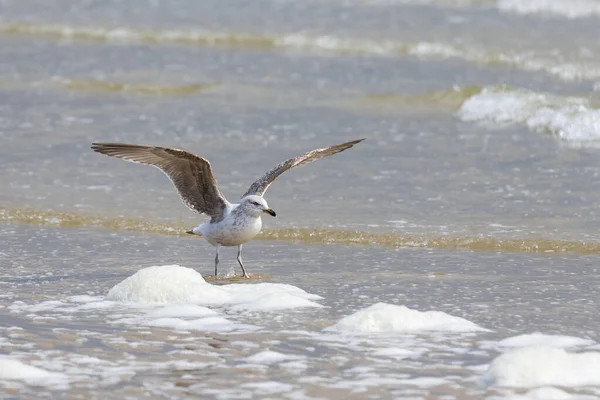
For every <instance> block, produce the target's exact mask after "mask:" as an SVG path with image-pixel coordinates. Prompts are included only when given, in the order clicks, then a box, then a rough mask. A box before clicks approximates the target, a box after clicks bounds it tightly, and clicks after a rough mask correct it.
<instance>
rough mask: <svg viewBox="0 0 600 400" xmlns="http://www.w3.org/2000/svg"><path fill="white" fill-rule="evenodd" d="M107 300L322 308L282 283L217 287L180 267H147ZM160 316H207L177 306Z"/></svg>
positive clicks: (257, 308) (116, 288)
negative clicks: (178, 314) (177, 314)
mask: <svg viewBox="0 0 600 400" xmlns="http://www.w3.org/2000/svg"><path fill="white" fill-rule="evenodd" d="M106 299H107V300H111V301H117V302H122V303H135V304H141V305H155V304H188V305H197V306H204V305H220V306H228V307H230V308H231V309H235V310H253V311H261V310H262V311H266V310H280V309H290V308H300V307H322V305H321V304H318V303H315V302H313V301H311V300H317V299H321V297H320V296H317V295H314V294H310V293H307V292H305V291H304V290H302V289H300V288H298V287H296V286H292V285H286V284H281V283H247V284H231V285H223V286H216V285H212V284H210V283H207V282H206V281H205V280H204V278H203V277H202V275H200V274H199V273H198V272H197V271H195V270H193V269H191V268H185V267H181V266H179V265H162V266H154V267H147V268H143V269H141V270H139V271H137V272H136V273H135V274H133V275H132V276H130V277H128V278H126V279H125V280H123V281H122V282H120V283H118V284H117V285H115V286H114V287H113V288H112V289H110V290H109V292H108V294H107V296H106ZM157 312H159V313H162V314H161V315H157V316H160V317H172V316H173V315H171V314H172V313H183V314H184V315H180V316H208V315H210V312H209V311H207V310H206V309H203V308H193V307H192V308H190V307H188V308H186V309H182V308H180V307H178V308H175V309H166V310H162V311H157Z"/></svg>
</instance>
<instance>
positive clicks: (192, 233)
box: [186, 230, 202, 236]
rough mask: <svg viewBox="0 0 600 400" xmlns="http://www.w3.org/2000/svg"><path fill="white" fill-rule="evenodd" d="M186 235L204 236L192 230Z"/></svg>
mask: <svg viewBox="0 0 600 400" xmlns="http://www.w3.org/2000/svg"><path fill="white" fill-rule="evenodd" d="M186 233H189V234H190V235H197V236H202V235H201V234H199V233H195V232H194V231H193V230H191V231H187V232H186Z"/></svg>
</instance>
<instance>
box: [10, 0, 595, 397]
mask: <svg viewBox="0 0 600 400" xmlns="http://www.w3.org/2000/svg"><path fill="white" fill-rule="evenodd" d="M599 21H600V2H598V1H593V0H574V1H570V2H569V1H561V0H554V1H541V0H540V1H537V0H535V1H533V0H532V1H529V2H519V1H512V0H497V1H493V0H490V1H476V0H473V1H465V0H463V1H451V0H447V1H443V0H437V1H436V0H431V1H417V0H414V1H410V0H406V1H400V0H398V1H393V0H391V1H379V0H373V1H369V0H340V1H337V0H328V1H312V0H310V1H303V2H291V1H271V0H265V1H262V0H261V1H255V2H243V1H203V2H194V1H188V0H180V1H170V2H162V1H129V2H125V3H123V2H119V1H101V2H100V1H29V2H14V1H7V0H4V1H2V0H0V143H1V144H2V145H1V146H0V168H1V169H2V174H0V287H1V288H2V290H1V291H2V294H1V295H0V334H1V335H2V336H0V368H3V370H2V369H0V385H1V386H0V387H2V390H3V391H4V392H0V393H3V395H4V396H5V397H6V396H8V398H21V397H23V398H33V397H35V396H38V397H61V396H62V397H69V396H71V397H73V398H111V396H112V397H113V398H124V397H125V396H129V397H130V398H139V397H143V396H154V397H157V398H160V397H164V398H179V397H185V396H190V397H192V396H196V397H199V398H266V397H269V396H271V397H272V398H290V399H299V398H342V397H347V398H408V397H412V398H441V396H447V398H486V397H490V398H507V396H508V397H509V396H511V395H515V394H520V395H523V396H525V398H532V399H533V398H549V396H550V395H552V393H554V394H553V395H554V396H557V395H561V396H571V395H573V396H574V394H579V395H582V396H591V397H590V398H594V397H593V396H597V395H599V394H600V392H599V391H600V382H598V381H597V380H596V381H594V379H591V380H589V381H587V384H582V383H581V382H582V381H577V380H574V381H573V380H572V381H560V380H559V379H558V378H556V377H564V376H567V375H568V373H565V372H560V371H558V372H556V371H555V372H548V371H547V370H542V369H540V371H541V372H540V374H541V375H540V376H542V377H547V379H546V381H544V380H542V381H537V383H536V382H534V383H531V382H533V381H528V382H529V384H525V383H523V381H518V380H517V379H516V378H514V379H513V378H511V377H510V376H508V375H506V374H505V375H502V374H503V373H505V372H502V371H504V370H502V365H504V364H502V360H500V361H498V362H497V363H496V364H494V359H496V357H498V356H499V355H500V354H502V353H504V352H505V351H506V346H504V345H503V344H502V343H504V342H502V340H503V339H506V338H509V337H514V336H520V335H525V334H531V333H534V332H541V333H542V334H543V335H545V336H541V337H542V339H539V338H538V339H539V340H538V339H536V340H538V341H537V342H536V343H535V344H536V345H547V343H548V340H550V339H548V337H553V336H551V335H566V336H569V337H572V339H579V340H580V342H578V343H579V344H577V345H572V346H571V345H570V346H566V345H565V346H555V345H554V344H555V343H556V342H552V343H554V344H553V345H552V346H550V347H553V346H554V347H561V348H565V349H567V350H568V351H569V352H571V353H572V352H588V353H596V352H597V351H598V349H600V348H599V347H598V346H599V345H598V344H597V342H598V341H599V340H600V337H598V331H600V325H599V324H598V318H597V314H598V311H597V310H598V298H599V293H598V287H599V285H600V280H599V278H598V267H597V265H598V256H599V254H600V245H599V244H598V240H599V239H600V237H599V234H598V228H600V215H599V214H598V211H597V207H596V203H597V202H596V199H597V198H600V183H599V180H598V175H599V174H600V161H599V160H600V158H599V155H600V154H599V153H598V151H599V149H600V146H599V144H600V134H599V132H600V111H598V107H599V105H600V94H598V90H599V87H600V83H597V82H596V81H598V82H600V48H599V42H598V40H597V38H598V37H600V24H599ZM362 137H365V138H367V140H365V141H364V142H363V143H361V144H360V145H358V146H356V147H354V148H352V149H351V150H348V151H346V152H344V153H341V154H338V155H335V156H333V157H331V158H328V159H325V160H322V161H318V162H316V163H314V164H311V165H309V166H306V167H302V168H298V169H295V170H293V171H290V172H287V173H286V174H285V175H283V176H282V177H281V178H280V179H279V180H278V181H277V182H276V183H275V184H274V185H273V186H272V188H271V189H270V190H269V192H268V195H267V197H266V198H267V200H268V201H269V205H270V206H271V207H272V208H273V209H275V210H276V211H277V218H269V219H263V220H264V221H263V228H264V229H263V233H262V234H261V236H260V237H259V238H258V239H257V240H255V241H253V242H251V243H248V245H246V246H245V247H244V259H245V263H246V265H247V267H248V269H249V271H250V273H255V274H259V275H261V276H263V279H255V280H253V281H252V283H251V284H255V283H280V284H287V285H292V286H293V287H296V288H300V289H303V290H304V291H306V292H307V293H308V294H307V296H309V297H310V295H318V296H321V297H322V299H320V300H314V299H312V298H311V300H309V299H304V298H302V299H300V300H299V299H296V300H294V301H297V303H294V302H292V303H286V304H287V305H286V306H285V307H287V308H285V307H284V309H278V310H272V309H269V310H267V309H260V310H258V309H257V310H253V311H252V310H248V309H241V308H239V307H238V306H239V305H235V304H234V305H231V304H229V303H223V304H208V305H207V304H204V303H202V302H199V303H198V304H201V303H202V304H201V305H202V306H204V305H207V306H208V307H209V308H211V309H212V310H213V311H216V312H217V313H218V316H216V317H214V318H221V319H220V320H219V321H221V322H220V324H221V325H219V324H216V325H210V324H208V325H206V324H205V325H202V327H201V329H200V328H199V327H198V326H195V327H194V326H191V325H190V324H191V322H190V318H192V316H191V314H190V315H187V316H185V315H179V314H177V313H182V312H183V314H185V312H191V311H189V309H185V310H187V311H185V310H184V311H185V312H184V311H182V310H181V309H179V310H178V311H177V312H175V314H172V315H171V314H169V315H170V316H169V317H168V318H170V319H169V321H170V322H168V323H167V322H165V321H164V320H161V322H160V324H162V325H161V326H157V325H156V324H157V322H156V321H155V320H150V319H148V318H150V317H148V315H150V314H147V313H150V311H148V309H149V308H152V307H158V306H157V305H152V304H149V302H143V301H142V302H141V303H143V304H141V303H139V304H137V305H135V306H132V305H131V304H129V303H128V304H125V303H123V304H121V303H120V302H119V301H117V300H115V299H114V298H111V297H110V296H109V295H108V293H109V290H110V289H111V288H113V287H114V286H115V285H117V284H119V282H122V281H124V280H125V279H126V278H128V277H131V276H133V275H134V274H136V272H137V271H139V270H141V269H142V268H145V267H150V266H160V265H179V266H181V267H189V268H194V269H195V270H197V271H198V272H200V273H202V274H204V275H207V274H209V273H210V272H211V269H212V265H213V264H212V263H213V259H214V248H212V247H211V246H210V245H209V244H208V243H206V242H205V241H203V240H198V239H197V238H192V237H188V236H187V235H185V234H184V232H185V231H186V230H189V229H190V228H191V227H193V226H196V225H197V224H199V223H200V222H201V221H203V219H204V217H202V216H197V215H195V214H193V213H191V212H189V211H188V210H187V209H186V208H185V206H184V205H183V204H181V203H180V201H179V198H178V196H177V193H176V191H175V190H174V189H173V187H172V185H171V184H170V183H169V181H168V180H167V178H166V177H165V176H164V175H163V174H161V173H159V172H158V171H157V170H155V169H152V168H148V167H144V166H139V165H134V164H130V163H125V162H122V161H119V160H114V159H110V158H108V157H102V156H100V155H98V154H95V153H93V152H92V151H91V150H90V149H89V146H90V144H91V142H93V141H118V142H126V143H140V144H155V145H162V146H168V147H177V148H182V149H185V150H189V151H192V152H194V153H196V154H199V155H201V156H204V157H206V158H208V159H209V160H210V161H211V163H212V167H213V169H214V171H215V174H216V176H217V179H218V180H219V183H220V185H221V187H222V190H223V192H224V194H225V195H226V196H227V197H228V199H229V200H231V201H234V200H236V199H237V198H239V196H240V195H241V194H242V193H244V192H245V191H246V189H247V187H248V186H249V185H250V184H251V182H252V181H253V180H254V179H256V178H257V177H258V176H259V175H260V174H261V173H262V172H263V171H266V170H267V169H269V168H271V167H272V166H274V165H275V164H277V163H279V162H280V161H282V160H284V159H286V158H288V157H292V156H295V155H297V154H301V153H303V152H306V151H309V150H312V149H314V148H317V147H324V146H327V145H331V144H335V143H340V142H343V141H347V140H351V139H356V138H362ZM223 259H224V261H223V262H224V266H223V269H224V271H225V272H227V271H228V272H230V273H233V271H234V270H235V268H234V267H235V250H234V249H231V250H230V249H225V250H224V252H223ZM175 271H180V272H181V271H183V270H181V269H176V270H175ZM168 283H169V282H168V280H167V282H166V283H165V284H168ZM228 283H231V282H228ZM235 283H239V282H237V281H236V282H235ZM242 284H245V283H244V282H242ZM173 285H175V284H174V283H173ZM218 285H220V284H218ZM218 285H217V286H218ZM207 287H208V286H207ZM273 287H275V286H273ZM288 289H289V288H288ZM157 290H158V289H157ZM206 290H208V289H206ZM244 290H246V289H244ZM248 290H250V289H248ZM286 290H287V289H286ZM290 290H292V292H290V293H287V292H286V293H287V294H285V295H282V296H284V297H282V299H281V303H282V304H283V303H284V301H283V299H284V298H287V297H285V296H288V295H289V296H295V295H294V293H296V292H295V290H296V289H290ZM182 291H183V290H182ZM183 292H185V291H183ZM277 293H279V292H277ZM107 296H108V297H107ZM290 299H291V297H290ZM304 300H306V301H310V302H313V303H316V304H317V305H315V304H312V305H311V306H309V307H304V306H301V305H302V304H304V303H303V301H304ZM290 301H291V300H290ZM165 302H166V303H169V304H171V303H173V304H174V303H177V302H174V301H173V299H172V298H171V299H170V300H168V301H165ZM150 303H151V302H150ZM377 303H387V304H393V305H397V306H402V305H404V306H406V307H408V308H409V309H412V310H417V311H418V312H421V313H424V312H426V311H430V310H433V311H440V312H444V313H446V314H448V315H449V316H453V317H456V318H458V317H460V318H464V319H466V320H468V321H470V322H471V323H473V324H476V325H477V326H478V327H480V328H482V329H485V331H484V330H473V331H461V332H455V331H451V330H450V331H448V329H441V328H439V329H438V330H434V331H429V330H426V329H424V328H423V327H422V326H421V325H419V324H418V323H417V322H415V321H417V320H413V319H406V320H405V321H404V324H405V325H404V327H405V328H406V329H408V328H407V327H410V329H409V330H408V331H407V330H406V329H404V330H401V331H398V327H397V326H395V328H394V329H391V330H390V331H388V332H386V333H385V334H382V333H381V332H379V333H377V332H373V331H369V332H362V333H360V334H357V332H350V333H348V332H342V333H340V332H338V331H336V330H332V329H331V328H332V327H334V326H337V325H336V324H337V323H338V322H339V321H340V320H342V319H343V318H344V317H348V316H350V315H354V313H356V312H357V311H359V310H363V309H366V308H368V307H370V306H373V305H374V304H377ZM198 304H196V306H197V307H200V306H199V305H198ZM261 304H262V303H261ZM307 304H308V303H307ZM163 305H164V304H163ZM318 305H321V306H324V307H319V306H318ZM179 306H181V304H179ZM188 306H189V304H188ZM263 306H264V304H263ZM140 310H141V311H140ZM161 310H162V309H161ZM152 312H155V311H152ZM156 312H158V311H156ZM160 312H163V313H166V312H167V311H164V310H163V311H160ZM194 312H199V311H198V310H196V311H194ZM398 312H400V311H398ZM144 313H146V314H144ZM192 314H193V312H192ZM165 315H166V314H165ZM194 315H195V314H194ZM422 315H424V314H414V317H415V318H421V316H422ZM196 316H197V315H196ZM144 318H146V319H144ZM165 318H167V317H165ZM371 318H372V321H380V322H381V321H384V322H385V321H388V322H389V321H392V320H394V321H396V320H397V319H394V318H399V317H398V315H391V314H385V313H382V314H377V315H375V314H373V315H371ZM406 318H408V317H406ZM411 318H412V317H411ZM440 318H442V317H440ZM444 318H445V317H444ZM163 319H164V318H163ZM152 321H154V322H152ZM177 321H183V322H177ZM453 321H454V322H453V323H458V322H456V321H458V320H453ZM384 322H382V323H384ZM390 323H391V322H390ZM152 324H154V325H152ZM165 324H166V325H165ZM176 324H179V325H178V326H179V327H178V326H176ZM182 324H183V325H182ZM186 324H187V325H186ZM419 326H420V327H419ZM452 326H455V325H452ZM185 327H187V329H185ZM355 328H356V329H358V328H357V327H356V326H355ZM544 338H545V339H544ZM553 340H554V339H553ZM584 341H587V342H584ZM521 342H522V340H521ZM521 342H520V343H521ZM561 343H562V342H561ZM269 352H273V353H269ZM571 353H569V354H568V356H572V355H573V354H571ZM548 354H551V353H548ZM2 357H4V358H2ZM6 360H11V362H12V361H13V360H17V361H19V362H20V363H22V364H23V365H28V366H35V367H37V368H40V369H41V370H43V371H45V373H50V374H54V375H43V373H42V372H39V371H37V372H35V371H34V372H32V371H29V373H28V375H27V373H26V372H27V371H26V370H24V369H22V370H20V371H24V372H23V374H25V375H27V376H29V378H27V379H25V378H24V377H23V376H25V375H22V376H19V377H14V376H13V377H12V378H11V377H10V376H8V375H6V372H4V374H5V375H2V374H3V372H2V371H8V370H9V369H11V368H9V367H8V366H9V364H7V363H6ZM2 362H5V364H2ZM599 362H600V361H599ZM515 363H516V364H515V365H517V366H518V365H525V364H519V361H515ZM560 364H561V362H557V365H560ZM588 364H589V363H588ZM10 365H12V364H10ZM19 365H20V364H19ZM573 365H575V364H573ZM494 368H495V369H494ZM515 368H516V367H515ZM523 368H525V367H523ZM528 368H529V369H530V370H536V368H540V367H539V366H538V367H536V366H531V367H528ZM517 370H518V368H516V369H514V371H517ZM525 370H527V368H525ZM490 371H491V372H490ZM498 371H500V372H498ZM36 373H37V374H38V375H35V374H36ZM552 373H555V375H552ZM40 374H41V375H40ZM494 374H496V375H494ZM544 374H545V375H544ZM32 376H37V378H35V379H34V378H32ZM579 376H580V377H582V376H585V371H584V370H580V372H579ZM486 377H487V378H486ZM490 377H491V378H490ZM488 378H489V379H488ZM492 378H494V379H495V380H494V379H492ZM511 379H513V380H511ZM565 379H566V378H565ZM519 382H521V383H519ZM573 382H574V383H573ZM550 386H556V387H560V389H558V388H554V389H552V388H549V387H550ZM536 387H542V389H539V390H546V392H543V391H542V392H540V391H537V392H536V391H535V390H537V389H535V388H536ZM548 390H560V391H561V392H560V393H559V394H557V392H556V391H555V392H549V391H548ZM11 396H12V397H11ZM536 396H537V397H536ZM0 397H2V396H0ZM573 398H575V397H573Z"/></svg>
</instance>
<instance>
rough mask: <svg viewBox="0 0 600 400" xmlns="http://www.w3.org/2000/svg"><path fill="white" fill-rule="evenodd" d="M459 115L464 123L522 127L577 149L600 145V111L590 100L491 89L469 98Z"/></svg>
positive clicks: (496, 88)
mask: <svg viewBox="0 0 600 400" xmlns="http://www.w3.org/2000/svg"><path fill="white" fill-rule="evenodd" d="M457 115H458V117H459V118H461V119H462V120H464V121H489V122H493V123H496V124H523V125H526V126H527V127H528V128H529V129H531V130H533V131H545V132H550V133H553V134H555V135H557V136H558V137H559V138H561V139H563V140H565V141H567V142H570V143H573V144H574V145H576V146H577V145H584V146H585V145H587V146H594V147H597V146H600V110H598V109H596V108H595V105H594V103H593V102H592V101H591V100H590V98H585V97H564V96H557V95H553V94H549V93H536V92H532V91H530V90H525V89H510V88H506V87H492V88H485V89H484V90H482V91H481V93H479V94H476V95H474V96H472V97H470V98H469V99H467V100H466V101H465V102H464V103H463V104H462V106H461V107H460V109H459V111H458V113H457Z"/></svg>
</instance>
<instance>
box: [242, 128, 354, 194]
mask: <svg viewBox="0 0 600 400" xmlns="http://www.w3.org/2000/svg"><path fill="white" fill-rule="evenodd" d="M363 140H365V139H358V140H353V141H351V142H346V143H342V144H337V145H335V146H330V147H326V148H324V149H316V150H313V151H309V152H308V153H306V154H302V155H301V156H298V157H294V158H290V159H289V160H287V161H284V162H282V163H281V164H279V165H278V166H276V167H275V168H273V169H271V170H269V171H268V172H266V173H265V174H264V175H263V176H261V177H260V178H259V179H257V180H256V182H254V183H253V184H252V186H250V188H249V189H248V191H247V192H246V193H244V195H243V196H242V198H243V197H246V196H248V195H250V194H255V195H258V196H263V195H264V194H265V192H266V191H267V189H268V188H269V186H270V185H271V183H273V181H274V180H275V179H277V177H279V175H281V174H283V173H284V172H285V171H287V170H288V169H291V168H294V167H297V166H299V165H304V164H308V163H311V162H313V161H316V160H318V159H320V158H323V157H327V156H331V155H333V154H336V153H339V152H340V151H344V150H347V149H349V148H350V147H352V146H354V145H355V144H357V143H360V142H362V141H363Z"/></svg>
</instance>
